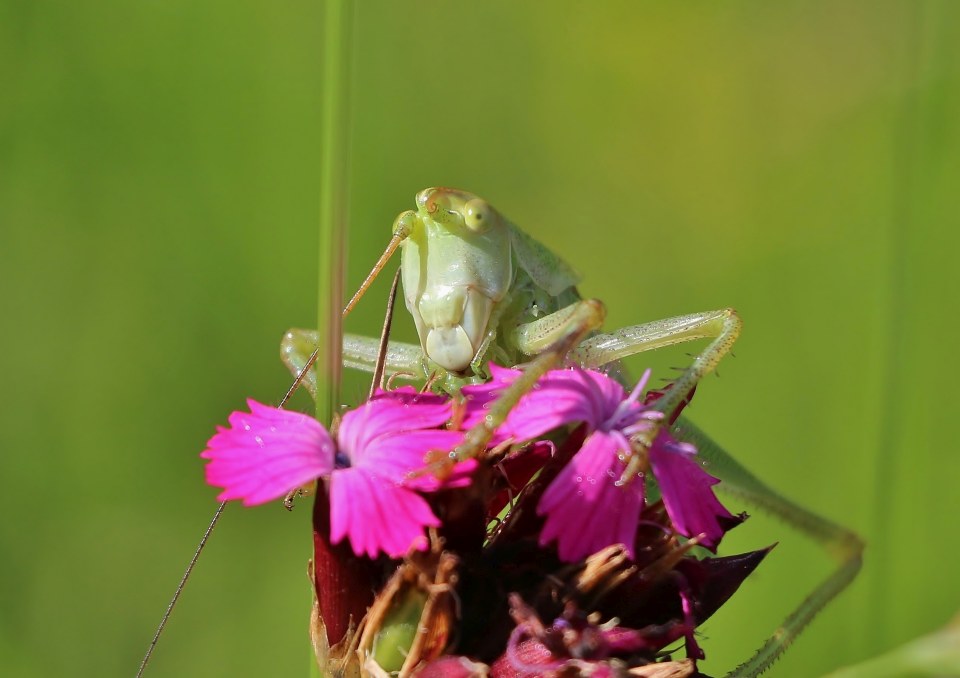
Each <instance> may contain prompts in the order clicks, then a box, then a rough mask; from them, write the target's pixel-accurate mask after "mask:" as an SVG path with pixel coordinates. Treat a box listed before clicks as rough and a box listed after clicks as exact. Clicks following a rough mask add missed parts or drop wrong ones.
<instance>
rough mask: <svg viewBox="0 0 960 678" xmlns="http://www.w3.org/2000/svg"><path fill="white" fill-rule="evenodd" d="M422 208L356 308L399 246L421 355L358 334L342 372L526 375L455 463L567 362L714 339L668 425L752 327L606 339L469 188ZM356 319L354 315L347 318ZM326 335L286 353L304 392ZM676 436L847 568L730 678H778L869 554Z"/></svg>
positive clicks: (290, 346) (650, 327)
mask: <svg viewBox="0 0 960 678" xmlns="http://www.w3.org/2000/svg"><path fill="white" fill-rule="evenodd" d="M416 205H417V209H416V211H413V210H409V211H406V212H403V213H402V214H400V216H398V217H397V219H396V220H395V222H394V227H393V236H392V238H391V240H390V243H389V245H388V246H387V248H386V250H385V251H384V253H383V255H382V256H381V257H380V259H379V261H378V262H377V264H376V265H375V266H374V268H373V270H372V271H371V273H370V274H369V275H368V276H367V278H366V280H365V281H364V283H363V284H362V285H361V287H360V289H359V290H358V292H357V294H356V295H354V297H353V299H351V301H350V303H349V304H348V305H347V309H346V311H349V309H351V308H352V307H353V305H354V304H355V303H356V301H357V300H358V299H359V298H360V297H361V296H362V294H363V293H364V292H365V291H366V289H367V288H368V286H369V285H370V283H371V282H372V281H373V279H374V278H375V277H376V276H377V274H378V273H379V272H380V271H381V270H382V269H383V268H384V266H385V265H386V264H387V262H388V260H389V259H390V257H391V256H392V255H393V253H394V252H395V251H396V249H397V248H398V247H399V248H401V258H402V262H401V277H402V280H403V289H404V297H405V301H406V305H407V308H408V310H409V311H410V313H411V315H412V316H413V319H414V322H415V324H416V329H417V333H418V335H419V338H420V345H419V346H417V345H413V344H406V343H401V342H394V341H391V342H389V344H388V346H387V349H386V352H385V354H383V352H382V351H381V347H380V341H379V340H376V339H372V338H366V337H360V336H356V335H349V334H348V335H345V336H344V339H343V360H344V365H345V366H347V367H353V368H356V369H360V370H365V371H370V372H375V371H377V370H378V368H379V367H380V366H379V365H378V361H380V360H383V361H384V364H383V365H382V367H383V376H384V377H387V376H393V375H395V376H396V377H408V378H412V379H417V380H429V383H430V384H431V385H432V387H433V388H434V389H435V390H442V391H446V392H448V393H456V392H457V391H458V390H459V389H460V388H461V387H462V386H463V385H466V384H470V383H478V382H481V381H484V380H485V379H487V378H488V377H489V374H488V372H487V364H488V362H490V361H493V362H496V363H498V364H501V365H523V366H524V374H523V376H522V377H521V378H519V379H517V380H516V381H515V382H513V384H512V385H511V386H510V387H509V388H508V389H506V390H505V391H504V393H503V394H502V395H501V396H500V398H499V399H498V400H497V401H496V402H495V403H494V405H493V406H492V407H491V409H490V411H489V414H488V416H487V417H486V419H485V420H484V421H482V422H481V423H480V424H477V425H476V426H475V427H474V428H472V429H470V431H468V433H467V435H466V437H465V440H464V442H463V443H462V444H461V445H460V446H458V447H457V448H456V449H454V450H453V451H451V452H450V453H449V457H450V458H449V459H443V458H440V459H434V460H433V462H434V465H435V467H436V468H437V469H438V471H439V470H441V469H442V466H443V464H444V463H450V462H452V461H455V460H459V459H465V458H469V457H473V456H477V455H478V454H480V453H481V452H482V451H483V449H484V446H485V445H486V443H487V442H488V441H489V440H490V438H491V436H492V433H493V431H494V430H495V429H496V427H497V426H498V425H499V424H500V423H502V421H503V420H504V419H505V418H506V417H507V415H508V414H509V412H510V409H511V408H512V407H513V406H514V405H515V404H516V403H517V402H518V401H519V399H520V398H521V397H522V395H523V394H524V393H525V392H526V391H527V390H529V389H530V388H531V387H532V386H533V384H534V383H535V382H536V380H537V379H538V378H539V377H540V376H541V375H543V374H544V373H546V372H547V371H548V370H549V369H551V368H554V367H556V366H558V365H561V364H576V365H580V366H582V367H589V368H603V369H606V370H607V371H609V372H610V373H611V374H612V375H617V376H619V374H620V369H619V364H618V363H619V360H620V359H621V358H624V357H626V356H629V355H633V354H636V353H640V352H642V351H648V350H651V349H655V348H660V347H665V346H671V345H675V344H679V343H683V342H688V341H694V340H699V339H708V340H709V343H708V345H707V346H706V348H704V349H703V350H702V351H700V352H699V353H698V354H697V355H696V357H695V358H694V360H693V362H692V364H691V365H690V366H689V367H688V368H686V369H685V370H684V371H683V372H682V373H681V375H680V376H679V378H678V379H676V380H675V381H674V382H673V383H672V384H671V385H670V386H669V387H668V388H667V390H666V392H665V394H664V396H663V397H661V398H660V399H659V400H658V401H657V402H656V404H655V407H656V409H658V410H660V411H661V412H663V413H664V414H665V415H666V417H665V420H666V419H668V418H669V417H670V415H671V414H673V413H674V412H675V411H676V410H677V409H678V408H679V407H680V406H681V405H682V404H683V402H684V400H685V398H687V396H688V395H689V393H690V391H691V389H693V388H694V387H695V386H696V385H697V383H698V382H699V381H700V380H701V379H702V378H703V377H704V376H705V375H707V374H709V373H710V372H712V371H713V370H714V369H715V368H716V366H717V364H718V363H719V362H720V360H721V359H722V358H723V357H724V356H725V355H726V354H727V353H729V352H730V349H731V347H732V345H733V343H734V342H735V341H736V339H737V336H738V335H739V333H740V329H741V321H740V318H739V316H738V315H737V314H736V312H735V311H734V310H733V309H722V310H716V311H707V312H703V313H693V314H689V315H684V316H678V317H674V318H668V319H665V320H658V321H654V322H650V323H644V324H641V325H635V326H632V327H627V328H623V329H620V330H617V331H614V332H611V333H601V332H600V331H599V330H600V326H601V324H602V322H603V318H604V307H603V305H602V304H601V303H600V302H598V301H596V300H583V299H581V298H580V296H579V294H578V293H577V290H576V284H577V282H578V278H577V275H576V273H575V272H574V271H573V269H572V268H571V267H570V266H569V265H567V264H566V263H565V262H564V261H563V260H561V259H560V258H559V257H557V256H556V255H555V254H553V253H552V252H551V251H550V250H549V249H547V248H546V247H545V246H544V245H542V244H540V243H539V242H537V241H536V240H534V239H533V238H531V237H530V236H528V235H527V234H526V233H524V232H523V231H522V230H520V229H519V228H518V227H516V226H515V225H513V224H512V223H510V222H509V221H507V220H506V219H505V218H504V217H503V216H502V215H501V214H500V213H499V212H497V211H496V210H495V209H494V208H493V207H491V206H490V205H489V204H488V203H487V202H485V201H484V200H482V199H480V198H478V197H476V196H474V195H472V194H470V193H467V192H464V191H459V190H454V189H449V188H428V189H426V190H423V191H421V192H420V193H418V194H417V196H416ZM346 311H345V312H346ZM318 339H319V337H318V335H317V332H315V331H308V330H297V329H295V330H291V331H290V332H288V333H287V334H286V336H285V337H284V340H283V344H282V356H283V360H284V362H285V363H286V364H287V366H288V367H289V368H290V370H291V371H292V372H293V373H294V374H295V375H297V377H298V382H299V381H300V380H301V379H302V381H303V383H304V384H305V385H306V386H307V388H308V389H310V390H311V391H315V389H316V377H315V376H314V375H313V373H312V371H311V370H310V365H311V362H312V358H311V356H312V355H314V353H313V350H314V347H316V346H317V344H318ZM673 433H674V435H675V436H677V437H678V438H680V439H682V440H687V441H689V442H693V443H695V445H696V447H697V449H698V450H699V454H700V457H701V459H702V461H703V462H704V464H705V466H706V467H707V468H708V469H709V471H710V472H711V473H712V474H713V475H715V476H716V477H718V478H720V479H721V480H722V481H723V482H722V483H721V484H720V485H719V489H721V490H722V491H725V492H726V493H727V494H729V495H731V496H733V497H735V498H738V499H740V500H743V501H745V502H747V503H749V504H753V505H755V506H757V507H758V508H761V509H763V510H765V511H767V512H769V513H771V514H773V515H775V516H777V517H780V518H782V519H783V520H785V521H786V522H787V523H789V524H790V525H792V526H794V527H795V528H796V529H798V530H799V531H801V532H803V533H805V534H807V535H808V536H810V537H811V538H813V539H814V540H816V541H817V542H818V543H820V544H821V545H822V546H823V547H824V548H825V549H826V551H827V552H828V553H829V554H830V555H831V556H833V557H834V559H835V560H836V562H837V567H836V568H835V569H834V571H833V572H832V573H831V574H830V575H829V576H828V577H827V578H826V579H825V580H824V581H823V582H822V583H821V584H820V585H819V586H818V587H817V588H816V589H815V590H814V591H813V592H812V593H810V594H809V595H808V596H807V597H806V598H805V599H804V600H803V601H802V602H801V603H800V605H799V606H798V607H797V608H796V610H794V611H793V612H792V613H791V614H790V615H789V616H788V617H787V618H786V619H785V620H784V622H783V623H782V624H781V625H780V627H779V628H777V629H776V630H775V631H774V633H773V634H772V635H771V636H770V638H769V639H768V640H767V641H766V642H764V644H763V645H762V646H761V647H760V648H759V649H758V650H757V652H756V653H755V654H754V655H753V656H752V657H751V658H750V659H749V660H747V661H746V662H744V663H743V664H741V665H740V666H739V667H737V668H736V669H735V670H733V671H732V672H731V673H730V674H729V675H730V676H756V675H759V674H760V673H762V672H763V671H764V670H765V669H766V668H768V667H769V666H770V665H771V664H772V663H773V662H774V661H775V660H776V658H777V657H778V656H779V655H780V654H781V653H782V652H783V651H784V650H785V649H786V647H787V646H788V645H789V644H790V642H791V641H792V640H793V639H794V638H796V636H797V635H798V634H799V633H800V632H801V631H802V630H803V628H804V627H805V626H806V624H807V623H809V622H810V621H811V619H813V617H814V616H815V615H816V614H817V613H818V612H819V611H820V610H821V609H822V608H823V607H824V606H825V605H826V604H827V603H828V602H829V601H830V600H831V599H832V598H834V597H835V596H836V595H837V594H839V593H840V592H841V591H842V590H843V589H844V588H845V587H846V586H847V585H848V584H849V583H850V582H851V581H852V580H853V578H854V577H855V576H856V574H857V572H858V570H859V569H860V565H861V556H862V551H863V544H862V542H861V540H860V539H859V537H858V536H857V535H856V534H854V533H852V532H850V531H849V530H847V529H845V528H843V527H841V526H839V525H836V524H835V523H832V522H830V521H828V520H826V519H824V518H822V517H820V516H818V515H816V514H814V513H812V512H810V511H808V510H806V509H804V508H803V507H801V506H799V505H797V504H795V503H793V502H792V501H790V500H789V499H786V498H784V497H782V496H780V495H779V494H777V493H776V492H774V491H773V490H771V489H770V488H769V487H767V486H766V485H765V484H764V483H762V482H761V481H760V480H758V479H757V478H756V477H755V476H754V475H753V474H752V473H750V472H749V471H748V470H747V469H745V468H744V467H743V466H742V465H741V464H739V463H738V462H737V461H736V460H735V459H733V458H732V457H731V456H730V455H729V454H728V453H726V452H725V451H724V450H723V449H722V448H721V447H720V446H719V445H717V444H716V443H715V442H713V441H712V440H711V439H710V438H709V437H707V436H706V434H704V433H703V432H702V431H700V430H699V429H698V428H696V427H695V426H694V425H693V424H691V423H690V422H689V421H687V420H686V419H684V418H680V419H679V420H678V421H677V423H676V424H675V425H674V431H673ZM654 435H655V431H654V432H647V433H645V434H643V437H640V436H638V437H637V439H636V440H632V441H631V443H632V445H633V447H634V449H635V450H636V451H637V452H638V454H636V455H635V456H634V457H632V458H631V459H630V461H629V462H628V464H627V469H626V471H625V472H624V478H627V477H628V476H630V475H632V473H633V472H634V471H635V470H636V468H635V466H634V464H635V462H639V460H640V459H641V458H642V457H643V454H642V451H643V448H644V447H645V446H649V445H650V443H651V441H652V437H653V436H654Z"/></svg>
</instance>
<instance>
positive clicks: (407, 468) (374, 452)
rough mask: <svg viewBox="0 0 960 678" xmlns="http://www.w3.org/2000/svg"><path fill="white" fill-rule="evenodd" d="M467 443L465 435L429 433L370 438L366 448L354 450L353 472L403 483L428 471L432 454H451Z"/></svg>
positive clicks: (352, 450) (428, 431)
mask: <svg viewBox="0 0 960 678" xmlns="http://www.w3.org/2000/svg"><path fill="white" fill-rule="evenodd" d="M462 441H463V433H462V432H461V431H446V430H442V429H425V430H418V431H403V432H401V433H392V434H387V435H382V436H376V437H373V438H370V439H369V440H368V441H367V443H366V447H364V448H362V449H355V448H354V449H351V450H350V461H351V465H352V467H353V468H362V469H367V470H370V471H374V472H376V473H377V474H378V475H381V476H384V477H386V478H390V479H391V480H393V481H395V482H397V483H399V482H402V481H404V480H406V479H407V478H408V476H410V474H411V473H413V472H415V471H421V470H423V469H424V468H425V467H426V464H425V462H424V457H426V455H427V453H428V452H430V451H440V452H444V453H446V452H449V451H450V450H452V449H453V448H454V447H456V446H457V445H459V444H460V443H461V442H462Z"/></svg>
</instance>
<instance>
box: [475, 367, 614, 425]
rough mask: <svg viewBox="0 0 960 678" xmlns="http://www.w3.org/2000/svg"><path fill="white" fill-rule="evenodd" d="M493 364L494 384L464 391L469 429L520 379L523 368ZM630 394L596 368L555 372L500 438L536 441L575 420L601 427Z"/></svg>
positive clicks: (540, 384)
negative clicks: (508, 387)
mask: <svg viewBox="0 0 960 678" xmlns="http://www.w3.org/2000/svg"><path fill="white" fill-rule="evenodd" d="M495 367H496V366H494V365H491V370H492V371H493V372H494V381H493V382H491V383H490V384H485V385H482V386H468V387H466V388H464V389H463V393H464V394H465V395H466V396H467V417H466V419H465V421H464V424H463V426H464V428H469V427H470V426H472V425H473V424H475V423H478V422H479V421H480V420H482V418H483V417H484V416H485V415H486V413H487V410H488V409H489V407H490V404H491V403H492V402H493V401H494V400H495V399H496V396H498V395H499V394H500V393H501V392H502V390H503V389H504V388H505V387H506V386H507V385H509V384H510V383H511V382H512V381H513V380H515V379H516V378H517V377H518V376H520V374H521V372H520V371H519V370H504V369H502V368H496V369H494V368H495ZM625 396H626V393H625V391H624V390H623V387H622V386H621V385H620V384H619V383H617V382H616V381H615V380H613V379H611V378H610V377H608V376H606V375H605V374H602V373H600V372H596V371H594V370H583V369H566V370H551V371H550V372H548V373H547V374H545V375H544V376H543V377H541V378H540V380H539V381H538V382H537V385H536V386H535V387H534V388H533V390H531V391H530V392H529V393H527V394H526V395H524V396H523V397H522V398H521V399H520V402H518V403H517V405H516V406H515V407H514V408H513V410H511V412H510V415H509V416H508V417H507V420H506V422H504V424H503V425H502V426H501V427H500V430H499V431H498V433H499V435H500V437H502V438H506V437H512V438H514V439H515V440H517V441H518V442H519V441H524V440H532V439H533V438H536V437H538V436H540V435H542V434H544V433H546V432H547V431H550V430H552V429H555V428H557V427H559V426H564V425H566V424H570V423H573V422H581V421H582V422H586V423H587V424H588V425H589V426H590V427H591V428H594V429H596V428H598V427H600V426H601V425H602V424H603V423H604V422H606V421H607V419H608V418H609V417H610V416H611V415H612V414H613V413H614V412H616V411H617V407H618V406H619V405H620V403H621V402H622V401H623V399H624V397H625Z"/></svg>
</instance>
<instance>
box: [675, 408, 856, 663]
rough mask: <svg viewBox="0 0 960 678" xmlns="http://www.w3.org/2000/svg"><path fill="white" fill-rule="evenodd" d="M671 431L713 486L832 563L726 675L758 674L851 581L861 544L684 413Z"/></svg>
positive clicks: (853, 535) (852, 534)
mask: <svg viewBox="0 0 960 678" xmlns="http://www.w3.org/2000/svg"><path fill="white" fill-rule="evenodd" d="M673 432H674V434H675V435H676V437H677V438H678V439H680V440H684V441H686V442H690V443H693V444H694V445H695V446H696V447H697V450H698V454H699V456H700V458H701V460H703V462H704V463H705V465H706V468H707V470H708V471H709V472H710V473H711V474H713V475H714V476H716V477H717V478H719V479H720V480H721V481H722V482H721V483H720V484H719V485H717V489H718V490H720V491H722V492H723V493H725V494H728V495H730V496H732V497H735V498H737V499H740V500H742V501H744V502H746V503H747V504H752V505H753V506H756V507H757V508H759V509H761V510H763V511H765V512H766V513H769V514H771V515H774V516H776V517H778V518H781V519H782V520H783V521H784V522H786V523H787V524H788V525H790V526H791V527H793V528H795V529H796V530H797V531H799V532H802V533H803V534H805V535H807V536H808V537H810V538H811V539H812V540H813V541H815V542H816V543H818V544H819V545H820V546H821V547H823V549H824V550H825V551H826V552H827V553H828V554H829V555H830V556H831V557H832V558H833V560H834V561H835V562H836V567H835V568H834V570H833V571H832V572H831V573H830V574H829V575H828V576H827V578H826V579H824V580H823V581H822V582H821V583H820V584H819V585H818V586H817V587H816V588H815V589H814V590H813V591H812V592H810V593H809V594H808V595H807V597H806V598H804V599H803V601H802V602H801V603H800V604H799V605H798V606H797V608H796V609H795V610H794V611H793V612H791V613H790V615H789V616H788V617H787V618H786V619H785V620H784V621H783V623H781V624H780V626H779V628H777V629H776V631H774V632H773V634H771V635H770V637H769V638H768V639H767V640H766V641H765V642H764V643H763V645H761V646H760V648H759V649H758V650H757V651H756V652H755V653H754V655H753V656H752V657H751V658H750V659H749V660H747V661H746V662H744V663H743V664H741V665H740V666H738V667H737V668H736V669H734V670H733V671H731V672H730V673H729V674H728V676H727V678H752V677H753V676H758V675H760V674H761V673H763V672H764V671H765V670H766V669H767V668H769V667H770V665H771V664H773V662H774V661H776V659H777V658H778V657H779V656H780V655H781V654H782V653H783V652H784V651H785V650H786V649H787V647H788V646H789V645H790V643H791V642H793V640H794V639H796V638H797V636H799V635H800V632H801V631H803V629H804V628H805V627H806V625H807V624H809V623H810V621H811V620H812V619H813V618H814V617H815V616H816V615H817V613H818V612H820V610H822V609H823V608H824V607H825V606H826V605H827V604H828V603H829V602H830V601H831V600H833V599H834V598H835V597H836V596H837V595H839V594H840V592H842V591H843V590H844V589H845V588H846V587H847V586H848V585H849V584H850V582H851V581H853V579H854V578H855V577H856V575H857V572H859V571H860V567H861V565H862V562H863V549H864V543H863V541H862V540H861V539H860V537H859V536H857V535H856V534H855V533H853V532H851V531H850V530H848V529H846V528H844V527H842V526H840V525H837V524H836V523H834V522H831V521H830V520H827V519H826V518H823V517H822V516H819V515H817V514H815V513H813V512H811V511H809V510H808V509H805V508H804V507H802V506H800V505H799V504H796V503H795V502H793V501H791V500H790V499H787V498H786V497H783V496H781V495H780V494H778V493H777V492H775V491H774V490H772V489H771V488H770V487H769V486H768V485H766V484H765V483H763V482H762V481H761V480H759V479H758V478H757V477H756V476H754V475H753V474H752V473H750V471H748V470H747V469H746V468H744V466H743V465H742V464H740V463H739V462H738V461H737V460H736V459H734V458H733V457H732V456H731V455H730V454H729V453H728V452H726V451H725V450H724V449H723V448H722V447H720V446H719V445H718V444H717V443H715V442H714V441H713V440H711V439H710V438H709V437H708V436H707V435H706V434H705V433H704V432H703V431H701V430H700V429H699V428H697V427H696V426H695V425H693V424H692V423H691V422H690V421H689V420H687V419H685V418H684V417H681V418H680V419H679V420H678V422H677V424H676V426H675V427H674V429H673Z"/></svg>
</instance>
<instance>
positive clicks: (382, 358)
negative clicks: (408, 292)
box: [367, 268, 400, 400]
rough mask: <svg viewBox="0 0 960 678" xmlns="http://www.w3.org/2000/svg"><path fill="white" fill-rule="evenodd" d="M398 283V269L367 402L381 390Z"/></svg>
mask: <svg viewBox="0 0 960 678" xmlns="http://www.w3.org/2000/svg"><path fill="white" fill-rule="evenodd" d="M399 282H400V269H399V268H398V269H397V272H396V273H395V274H394V276H393V284H392V285H391V286H390V296H389V297H388V298H387V312H386V314H385V315H384V317H383V329H382V330H381V331H380V346H379V347H378V350H377V362H376V365H375V367H374V368H373V379H371V380H370V393H369V394H368V395H367V400H370V398H372V397H373V394H374V393H376V391H377V389H378V388H383V368H384V366H385V365H386V363H387V347H388V346H389V344H390V326H391V325H392V324H393V307H394V305H395V304H396V302H397V284H398V283H399Z"/></svg>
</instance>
